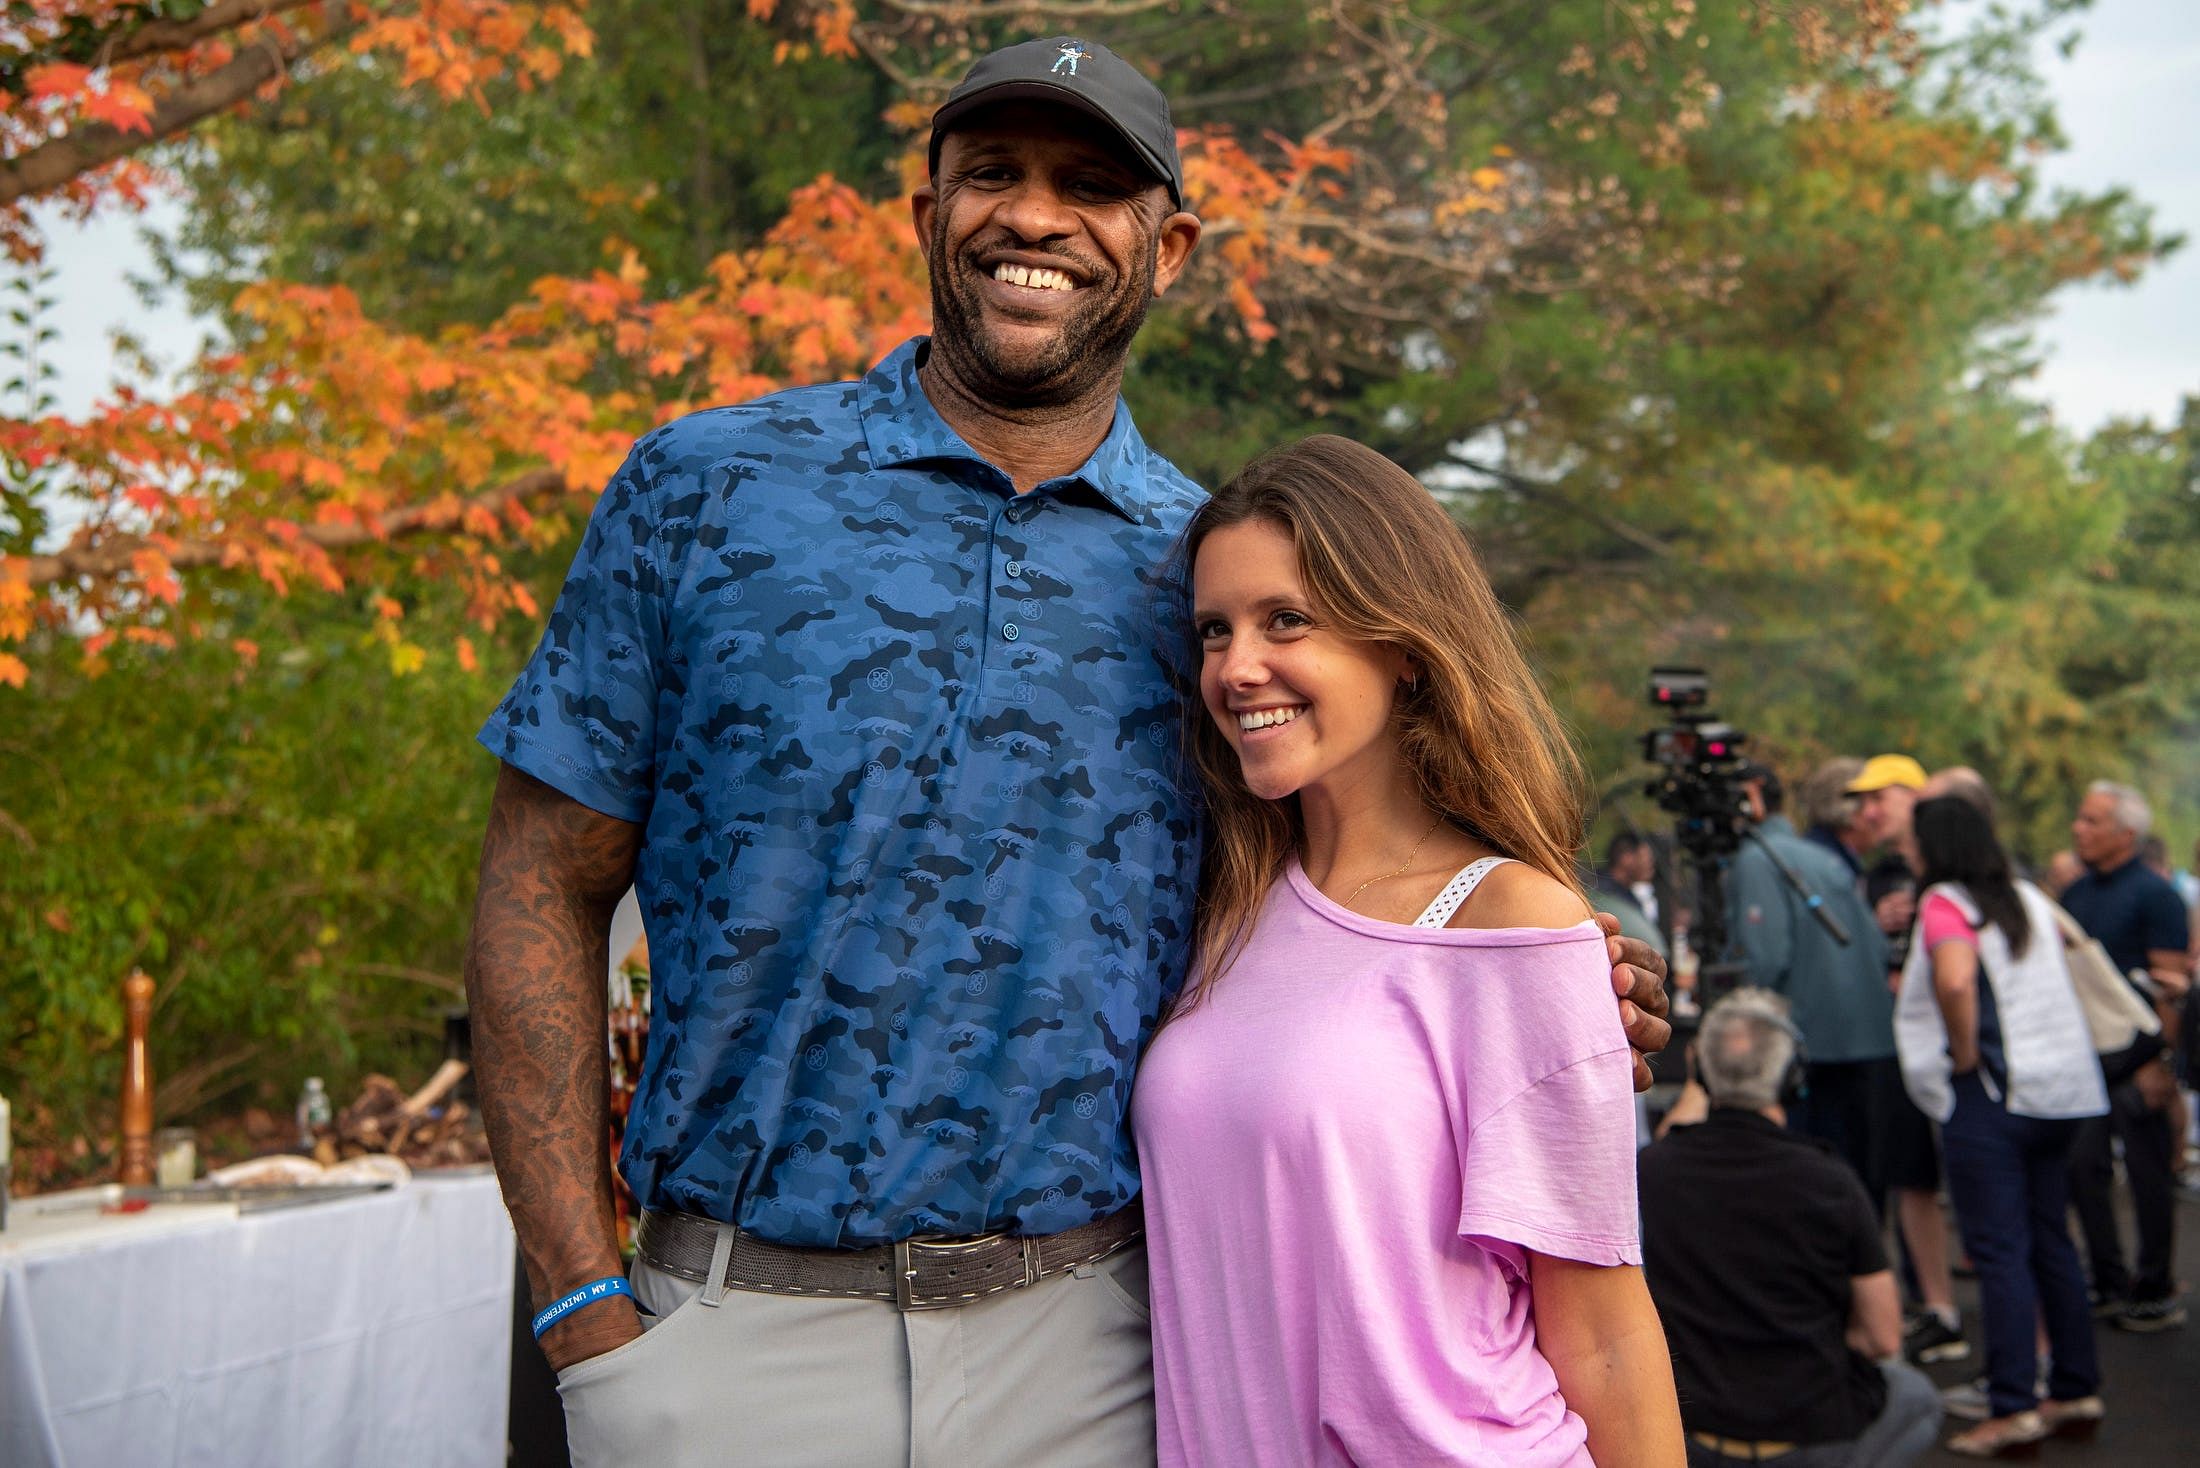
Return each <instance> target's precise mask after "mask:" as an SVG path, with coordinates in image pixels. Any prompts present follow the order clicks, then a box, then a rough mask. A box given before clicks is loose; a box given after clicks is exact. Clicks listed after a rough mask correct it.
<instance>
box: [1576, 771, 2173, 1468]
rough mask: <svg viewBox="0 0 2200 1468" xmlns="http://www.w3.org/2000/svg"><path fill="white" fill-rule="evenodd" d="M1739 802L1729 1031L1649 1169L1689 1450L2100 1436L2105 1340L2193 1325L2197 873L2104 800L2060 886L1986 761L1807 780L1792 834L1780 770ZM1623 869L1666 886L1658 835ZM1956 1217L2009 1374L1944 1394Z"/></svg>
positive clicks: (2097, 789)
mask: <svg viewBox="0 0 2200 1468" xmlns="http://www.w3.org/2000/svg"><path fill="white" fill-rule="evenodd" d="M1743 789H1744V792H1745V797H1746V799H1747V801H1748V803H1749V806H1750V812H1749V813H1750V815H1751V816H1752V817H1753V821H1752V829H1751V831H1750V834H1749V836H1748V837H1747V839H1745V841H1744V842H1743V844H1742V847H1741V849H1740V850H1739V852H1738V853H1737V854H1736V855H1735V857H1734V859H1733V861H1732V863H1731V866H1730V868H1729V871H1728V874H1727V877H1728V879H1727V883H1726V889H1725V890H1726V900H1727V907H1728V913H1727V917H1728V927H1729V932H1730V933H1731V934H1732V953H1731V957H1732V959H1733V960H1734V963H1735V965H1736V966H1737V967H1738V969H1739V975H1738V978H1739V982H1740V983H1741V984H1742V985H1743V987H1740V988H1737V989H1734V990H1733V991H1732V992H1731V993H1729V994H1727V995H1726V997H1724V998H1722V999H1720V1000H1719V1002H1718V1003H1716V1004H1715V1005H1713V1006H1712V1008H1711V1009H1710V1011H1709V1013H1708V1014H1706V1016H1705V1018H1704V1021H1703V1023H1702V1025H1701V1027H1700V1030H1699V1033H1698V1036H1697V1038H1696V1040H1695V1042H1694V1044H1693V1046H1692V1047H1691V1051H1690V1067H1689V1083H1688V1086H1687V1088H1686V1090H1685V1091H1684V1093H1683V1095H1682V1097H1681V1099H1680V1101H1679V1102H1678V1104H1676V1105H1675V1106H1674V1107H1673V1108H1672V1110H1671V1111H1670V1113H1669V1114H1668V1115H1667V1117H1666V1119H1665V1122H1664V1125H1663V1126H1662V1127H1661V1128H1660V1132H1661V1136H1660V1140H1658V1141H1657V1142H1655V1143H1654V1144H1653V1145H1652V1146H1651V1147H1649V1148H1648V1149H1647V1150H1646V1151H1645V1152H1644V1153H1643V1156H1642V1160H1641V1187H1642V1209H1643V1230H1644V1238H1643V1246H1644V1254H1645V1259H1646V1263H1647V1268H1648V1279H1649V1284H1650V1288H1651V1291H1652V1294H1653V1296H1654V1297H1655V1299H1656V1302H1657V1305H1658V1309H1659V1313H1660V1316H1661V1318H1662V1319H1663V1321H1664V1323H1665V1328H1666V1331H1667V1334H1668V1336H1669V1338H1670V1339H1671V1341H1672V1343H1673V1346H1674V1350H1675V1363H1676V1374H1677V1376H1678V1378H1679V1381H1680V1384H1681V1394H1682V1412H1683V1417H1684V1420H1685V1422H1686V1424H1687V1426H1688V1427H1689V1429H1690V1433H1691V1440H1690V1448H1689V1451H1690V1455H1691V1458H1692V1460H1694V1461H1697V1462H1699V1463H1703V1464H1717V1463H1727V1462H1737V1461H1740V1462H1755V1461H1771V1460H1777V1461H1780V1462H1783V1463H1789V1464H1793V1465H1796V1468H1807V1465H1810V1464H1814V1463H1818V1462H1828V1463H1831V1462H1849V1461H1853V1462H1856V1463H1883V1464H1902V1463H1908V1462H1913V1461H1915V1460H1916V1459H1917V1458H1918V1457H1919V1456H1920V1455H1922V1454H1923V1453H1924V1452H1925V1451H1926V1450H1927V1449H1928V1448H1929V1447H1930V1446H1931V1445H1932V1444H1933V1442H1934V1441H1935V1440H1936V1437H1937V1430H1938V1425H1939V1423H1940V1420H1941V1418H1942V1416H1943V1414H1945V1415H1947V1416H1949V1417H1953V1418H1956V1419H1959V1420H1960V1421H1961V1422H1962V1423H1963V1425H1962V1426H1960V1427H1959V1428H1958V1430H1957V1431H1956V1432H1955V1433H1954V1434H1953V1436H1951V1437H1950V1438H1949V1439H1948V1440H1947V1444H1946V1445H1947V1447H1948V1448H1949V1449H1950V1450H1952V1451H1954V1452H1956V1453H1959V1454H1963V1455H1966V1456H1978V1457H1992V1456H2001V1455H2004V1454H2009V1453H2021V1452H2029V1451H2033V1450H2035V1448H2034V1445H2035V1444H2037V1443H2039V1442H2040V1441H2042V1440H2043V1439H2046V1438H2049V1437H2052V1436H2055V1435H2058V1434H2072V1435H2076V1434H2085V1435H2090V1434H2091V1433H2092V1432H2093V1431H2094V1430H2095V1429H2096V1428H2097V1427H2098V1425H2099V1424H2100V1423H2101V1421H2102V1420H2103V1419H2104V1417H2105V1416H2106V1414H2107V1406H2106V1401H2107V1398H2105V1397H2104V1395H2103V1390H2102V1385H2101V1374H2100V1366H2099V1358H2098V1352H2097V1350H2096V1343H2095V1337H2094V1331H2095V1329H2096V1326H2097V1325H2107V1326H2111V1327H2113V1328H2116V1329H2119V1330H2125V1331H2131V1332H2138V1333H2142V1334H2147V1333H2153V1332H2159V1331H2165V1330H2171V1329H2175V1328H2177V1327H2180V1326H2182V1325H2183V1324H2184V1323H2185V1321H2186V1306H2185V1304H2184V1301H2183V1299H2182V1297H2181V1293H2180V1291H2179V1288H2178V1283H2177V1281H2176V1279H2175V1276H2174V1272H2173V1270H2172V1267H2171V1254H2172V1247H2173V1243H2174V1229H2175V1201H2176V1190H2177V1186H2178V1176H2179V1174H2180V1173H2181V1172H2182V1171H2184V1170H2185V1169H2186V1168H2188V1167H2192V1166H2195V1165H2196V1164H2200V1148H2195V1147H2192V1146H2190V1145H2189V1138H2190V1132H2191V1127H2192V1110H2191V1106H2190V1097H2189V1096H2188V1095H2187V1094H2186V1093H2185V1091H2184V1090H2183V1089H2182V1088H2181V1087H2180V1085H2179V1083H2178V1074H2177V1070H2176V1067H2177V1066H2178V1065H2179V1064H2180V1063H2183V1064H2184V1065H2186V1066H2187V1067H2188V1070H2187V1073H2186V1076H2185V1079H2186V1080H2187V1081H2188V1082H2189V1081H2190V1080H2191V1079H2192V1078H2193V1077H2192V1075H2191V1072H2190V1070H2189V1066H2190V1057H2191V1055H2192V1054H2193V1047H2192V1043H2191V1042H2192V1038H2193V1037H2192V1023H2193V1021H2192V1013H2193V1006H2191V1005H2187V1004H2185V1003H2184V1002H2183V1001H2184V998H2185V995H2186V992H2187V990H2188V989H2189V987H2190V983H2191V977H2192V972H2193V967H2194V960H2195V958H2196V957H2200V944H2195V943H2194V941H2193V933H2194V924H2193V922H2192V921H2191V918H2192V907H2191V899H2192V897H2193V896H2194V895H2195V894H2194V892H2193V890H2192V889H2191V885H2190V882H2189V879H2187V878H2184V877H2182V876H2181V875H2180V874H2177V873H2174V872H2172V871H2170V870H2169V869H2168V865H2167V861H2166V847H2165V846H2164V844H2163V843H2162V842H2161V841H2160V838H2159V837H2158V836H2156V835H2154V833H2153V832H2152V831H2151V825H2152V817H2151V813H2150V811H2149V808H2148V806H2147V803H2146V801H2145V800H2144V798H2143V797H2142V796H2141V795H2140V794H2139V793H2138V792H2137V791H2135V790H2133V789H2131V788H2130V787H2128V786H2126V785H2122V784H2118V783H2115V782H2112V781H2107V780H2102V781H2098V782H2096V783H2094V784H2093V785H2092V786H2091V787H2089V788H2088V790H2087V791H2086V793H2085V796H2084V798H2083V800H2082V801H2081V802H2080V804H2079V806H2078V808H2077V810H2076V811H2075V813H2074V817H2073V820H2072V823H2071V828H2070V829H2071V836H2072V841H2071V847H2070V849H2069V850H2067V851H2058V852H2056V853H2054V854H2053V855H2052V856H2051V857H2049V858H2048V859H2046V860H2045V861H2043V862H2042V863H2041V864H2040V873H2039V878H2038V880H2037V881H2034V880H2033V879H2031V878H2030V877H2028V876H2027V875H2026V874H2025V872H2024V870H2023V868H2022V867H2021V866H2020V865H2019V864H2018V863H2017V862H2016V861H2015V860H2013V859H2012V857H2011V855H2010V853H2009V851H2008V849H2007V848H2006V846H2005V845H2004V843H2003V841H2002V839H2001V837H2000V835H1999V832H1998V830H1997V809H1996V803H1995V799H1994V795H1993V792H1992V790H1991V788H1990V787H1989V785H1988V783H1987V782H1986V781H1985V780H1984V779H1983V778H1982V777H1981V776H1980V775H1979V773H1978V772H1977V771H1975V770H1972V769H1969V768H1964V767H1957V768H1951V769H1947V770H1943V771H1940V772H1939V773H1937V774H1932V775H1928V774H1927V772H1926V771H1925V769H1924V768H1923V767H1922V766H1921V765H1920V764H1919V763H1918V762H1917V761H1916V760H1914V759H1912V758H1910V757H1908V756H1906V755H1901V754H1882V755H1878V756H1875V757H1873V758H1871V759H1869V760H1860V759H1842V760H1834V761H1830V762H1828V763H1826V764H1824V765H1822V766H1820V767H1819V768H1818V769H1816V770H1813V771H1812V772H1811V773H1810V774H1809V776H1808V778H1806V779H1805V780H1803V781H1802V782H1801V784H1800V786H1799V797H1798V801H1797V804H1798V806H1799V807H1800V810H1799V815H1800V817H1801V820H1802V822H1803V829H1802V830H1801V831H1798V830H1797V829H1796V826H1795V824H1794V823H1793V822H1791V821H1790V820H1789V818H1788V817H1787V815H1786V810H1785V807H1786V804H1787V802H1786V799H1785V792H1784V789H1783V786H1782V782H1781V780H1780V779H1779V777H1778V775H1777V774H1776V773H1775V772H1774V771H1772V770H1771V769H1769V768H1767V767H1764V766H1762V765H1752V766H1751V767H1749V769H1748V770H1747V771H1746V777H1745V780H1744V783H1743ZM1611 849H1612V851H1613V852H1615V853H1617V854H1620V855H1621V856H1622V857H1623V861H1622V862H1621V863H1620V864H1618V865H1617V866H1616V868H1615V870H1614V871H1613V872H1612V873H1610V874H1608V875H1607V876H1606V877H1605V878H1604V879H1603V880H1602V881H1600V883H1599V890H1600V891H1602V892H1605V893H1615V892H1618V891H1622V890H1631V889H1632V887H1633V886H1634V885H1635V884H1636V883H1637V882H1642V883H1646V884H1649V885H1651V886H1653V887H1654V886H1655V885H1656V883H1655V881H1654V872H1653V871H1652V870H1651V869H1650V865H1651V864H1646V861H1645V858H1644V856H1643V855H1642V854H1641V852H1643V851H1646V850H1651V848H1649V847H1648V846H1647V845H1646V844H1645V843H1643V842H1641V841H1640V840H1639V839H1636V838H1630V839H1628V840H1626V841H1624V842H1615V843H1614V845H1613V847H1612V848H1611ZM1653 855H1654V853H1653ZM1676 916H1677V917H1680V918H1681V919H1682V920H1683V921H1685V914H1677V915H1676ZM1684 932H1685V929H1684ZM1683 941H1685V936H1684V937H1683ZM2119 1159H2120V1160H2121V1163H2122V1173H2123V1176H2124V1178H2125V1179H2126V1182H2127V1185H2128V1189H2129V1196H2130V1203H2131V1207H2130V1213H2131V1215H2132V1218H2133V1220H2134V1221H2135V1223H2136V1230H2137V1238H2136V1245H2137V1247H2136V1252H2135V1254H2127V1253H2126V1250H2125V1247H2124V1240H2123V1238H2122V1237H2121V1235H2120V1233H2119V1229H2118V1222H2117V1211H2116V1209H2115V1208H2114V1207H2113V1206H2112V1195H2113V1191H2114V1187H2115V1177H2116V1163H2117V1161H2118V1160H2119ZM1768 1179H1771V1180H1776V1182H1774V1183H1771V1184H1769V1185H1764V1184H1765V1180H1768ZM1943 1196H1945V1198H1946V1200H1947V1205H1948V1206H1949V1207H1950V1208H1952V1211H1953V1214H1954V1225H1955V1227H1954V1234H1955V1237H1956V1240H1957V1241H1958V1243H1959V1245H1960V1251H1961V1256H1962V1258H1963V1259H1965V1260H1967V1261H1968V1266H1969V1268H1970V1269H1972V1270H1973V1271H1975V1272H1976V1275H1977V1279H1978V1294H1979V1312H1980V1319H1979V1321H1978V1325H1979V1327H1980V1331H1979V1334H1980V1336H1981V1337H1982V1339H1983V1342H1984V1347H1985V1350H1984V1356H1985V1360H1984V1363H1983V1364H1984V1367H1985V1370H1984V1373H1983V1375H1981V1376H1979V1378H1978V1379H1977V1380H1976V1381H1974V1382H1971V1383H1967V1384H1965V1385H1961V1386H1957V1387H1954V1388H1951V1389H1949V1390H1947V1391H1945V1392H1942V1393H1939V1394H1937V1395H1936V1393H1935V1392H1934V1390H1933V1388H1932V1385H1931V1382H1930V1381H1929V1379H1928V1378H1927V1377H1925V1376H1924V1375H1923V1374H1922V1373H1921V1372H1920V1371H1919V1370H1918V1369H1917V1368H1918V1367H1921V1366H1927V1365H1934V1364H1939V1363H1943V1362H1961V1361H1965V1360H1967V1359H1968V1358H1969V1357H1970V1354H1971V1350H1972V1348H1971V1345H1970V1339H1969V1336H1968V1335H1967V1333H1966V1331H1965V1330H1964V1328H1963V1327H1964V1322H1963V1320H1962V1319H1961V1317H1960V1315H1959V1313H1958V1311H1957V1306H1956V1296H1955V1291H1954V1284H1953V1276H1954V1273H1955V1265H1954V1262H1953V1261H1952V1260H1951V1257H1950V1256H1951V1250H1950V1247H1949V1233H1950V1229H1949V1226H1948V1219H1947V1217H1946V1216H1945V1213H1944V1209H1943V1203H1942V1198H1943ZM2073 1214H2074V1215H2075V1217H2076V1219H2077V1224H2078V1231H2079V1232H2080V1233H2081V1234H2082V1237H2083V1240H2084V1248H2083V1251H2082V1253H2081V1250H2080V1249H2079V1247H2078V1245H2077V1244H2076V1242H2074V1240H2073V1229H2072V1222H2071V1220H2072V1216H2073ZM1890 1239H1891V1240H1892V1242H1893V1244H1894V1248H1893V1249H1892V1250H1888V1249H1887V1248H1885V1247H1884V1246H1885V1243H1886V1242H1887V1241H1888V1240H1890ZM1890 1257H1892V1258H1895V1259H1896V1260H1898V1262H1899V1263H1900V1264H1901V1265H1902V1268H1901V1271H1900V1273H1901V1278H1902V1283H1903V1284H1904V1285H1906V1287H1907V1294H1908V1296H1909V1301H1910V1306H1909V1313H1908V1317H1907V1319H1906V1320H1901V1319H1900V1317H1899V1316H1898V1314H1897V1308H1898V1307H1897V1304H1896V1301H1897V1297H1898V1291H1897V1276H1896V1273H1895V1271H1894V1270H1892V1269H1891V1268H1890V1266H1889V1260H1890ZM1843 1454H1853V1456H1843Z"/></svg>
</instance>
